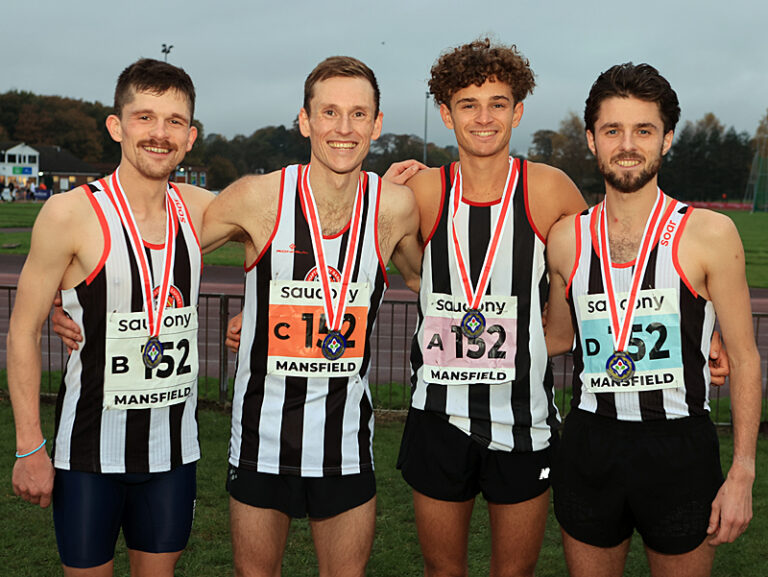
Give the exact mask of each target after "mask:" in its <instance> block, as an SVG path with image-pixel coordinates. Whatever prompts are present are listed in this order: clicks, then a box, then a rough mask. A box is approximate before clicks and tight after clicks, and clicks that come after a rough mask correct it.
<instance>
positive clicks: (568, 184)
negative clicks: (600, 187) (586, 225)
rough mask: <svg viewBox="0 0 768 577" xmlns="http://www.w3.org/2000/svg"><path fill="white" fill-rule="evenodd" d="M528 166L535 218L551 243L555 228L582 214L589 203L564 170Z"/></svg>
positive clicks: (529, 192) (537, 225)
mask: <svg viewBox="0 0 768 577" xmlns="http://www.w3.org/2000/svg"><path fill="white" fill-rule="evenodd" d="M526 166H527V170H528V198H529V200H528V203H529V208H530V211H531V218H532V219H533V224H534V226H535V227H536V230H537V231H538V232H539V234H540V235H541V236H542V237H543V238H545V239H548V238H549V231H550V229H551V228H552V225H553V224H555V223H556V222H557V221H559V220H561V219H563V218H565V217H566V216H569V215H571V214H577V213H579V212H582V211H583V210H584V209H586V208H587V203H586V202H585V201H584V197H583V196H581V193H580V192H579V189H578V188H576V185H575V184H573V181H572V180H571V179H570V178H568V176H567V175H566V174H565V173H564V172H563V171H562V170H559V169H557V168H553V167H552V166H549V165H546V164H539V163H537V162H528V163H526ZM547 242H548V241H547Z"/></svg>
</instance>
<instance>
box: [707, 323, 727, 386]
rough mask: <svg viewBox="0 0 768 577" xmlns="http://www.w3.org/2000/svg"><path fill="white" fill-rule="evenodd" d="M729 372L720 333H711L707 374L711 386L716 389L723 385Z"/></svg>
mask: <svg viewBox="0 0 768 577" xmlns="http://www.w3.org/2000/svg"><path fill="white" fill-rule="evenodd" d="M730 372H731V365H730V362H729V361H728V352H727V351H726V350H725V345H724V344H723V341H722V339H721V338H720V333H719V332H717V331H715V332H714V333H712V343H711V344H710V349H709V373H710V375H711V377H712V384H713V385H714V386H716V387H719V386H721V385H724V384H725V377H727V376H728V375H729V374H730Z"/></svg>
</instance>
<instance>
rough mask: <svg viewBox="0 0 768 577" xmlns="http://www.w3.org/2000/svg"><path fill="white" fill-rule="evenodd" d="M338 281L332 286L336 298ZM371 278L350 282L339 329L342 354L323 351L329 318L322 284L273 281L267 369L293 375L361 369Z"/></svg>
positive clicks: (335, 374) (339, 374)
mask: <svg viewBox="0 0 768 577" xmlns="http://www.w3.org/2000/svg"><path fill="white" fill-rule="evenodd" d="M338 288H339V286H338V284H337V283H333V284H332V285H331V290H332V291H333V292H334V294H333V298H334V302H335V299H336V298H337V292H336V291H337V290H338ZM369 302H370V286H369V285H368V283H349V290H348V292H347V309H346V312H345V313H344V322H343V323H342V325H341V329H340V332H341V334H342V335H343V336H344V340H345V341H346V348H345V349H344V353H343V354H342V355H341V357H340V358H338V359H336V360H329V359H327V358H325V357H324V356H323V351H322V345H323V339H324V338H325V337H326V336H327V335H328V333H329V328H328V322H327V319H326V318H325V311H324V308H323V287H322V284H321V283H319V282H317V281H278V280H273V281H271V282H270V287H269V345H268V346H269V348H268V357H267V372H268V373H269V374H273V375H281V376H295V377H349V376H352V375H354V374H356V373H358V372H360V369H361V367H362V366H363V355H364V353H365V331H366V326H367V324H368V303H369Z"/></svg>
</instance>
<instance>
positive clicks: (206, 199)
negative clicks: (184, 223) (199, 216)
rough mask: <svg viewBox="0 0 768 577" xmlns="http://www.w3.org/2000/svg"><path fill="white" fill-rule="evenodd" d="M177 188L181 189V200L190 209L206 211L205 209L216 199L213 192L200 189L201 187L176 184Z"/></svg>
mask: <svg viewBox="0 0 768 577" xmlns="http://www.w3.org/2000/svg"><path fill="white" fill-rule="evenodd" d="M176 187H177V188H178V189H179V194H181V198H182V199H184V203H185V204H186V205H187V206H188V207H189V208H192V207H195V208H202V209H205V207H206V206H208V203H210V202H211V201H212V200H213V199H214V198H215V195H214V194H213V193H212V192H210V191H208V190H206V189H204V188H200V187H199V186H192V185H191V184H184V183H179V184H176Z"/></svg>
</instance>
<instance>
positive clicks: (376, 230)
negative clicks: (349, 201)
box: [363, 174, 389, 287]
mask: <svg viewBox="0 0 768 577" xmlns="http://www.w3.org/2000/svg"><path fill="white" fill-rule="evenodd" d="M367 189H368V175H367V174H366V175H365V188H364V189H363V190H367ZM377 192H378V194H377V195H376V211H375V214H374V218H375V219H376V220H375V221H374V223H373V238H374V242H375V244H376V256H377V257H378V259H379V266H380V267H381V272H382V273H383V274H384V284H386V285H387V287H389V275H387V263H385V262H384V259H383V258H381V245H380V244H379V206H380V205H381V178H379V186H378V191H377Z"/></svg>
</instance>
